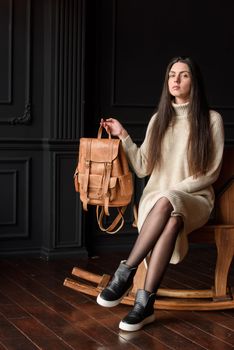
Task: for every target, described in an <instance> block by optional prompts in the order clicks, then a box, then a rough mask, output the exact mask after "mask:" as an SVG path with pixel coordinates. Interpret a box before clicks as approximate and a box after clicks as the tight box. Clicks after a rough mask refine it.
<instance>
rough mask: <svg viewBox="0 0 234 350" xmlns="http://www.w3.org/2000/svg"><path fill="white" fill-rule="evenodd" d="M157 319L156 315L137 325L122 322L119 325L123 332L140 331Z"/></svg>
mask: <svg viewBox="0 0 234 350" xmlns="http://www.w3.org/2000/svg"><path fill="white" fill-rule="evenodd" d="M155 318H156V317H155V314H152V315H150V316H148V317H146V318H145V319H144V320H143V321H141V322H140V323H137V324H129V323H126V322H123V321H121V322H120V324H119V329H121V330H122V331H127V332H135V331H139V329H141V328H142V327H143V326H145V325H146V324H149V323H152V322H154V321H155Z"/></svg>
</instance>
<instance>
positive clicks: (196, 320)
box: [160, 311, 234, 350]
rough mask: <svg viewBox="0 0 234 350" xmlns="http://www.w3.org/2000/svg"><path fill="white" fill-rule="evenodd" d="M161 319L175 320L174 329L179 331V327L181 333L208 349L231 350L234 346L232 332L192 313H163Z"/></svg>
mask: <svg viewBox="0 0 234 350" xmlns="http://www.w3.org/2000/svg"><path fill="white" fill-rule="evenodd" d="M160 317H161V320H164V317H165V318H166V319H168V318H170V319H172V318H173V319H174V320H175V322H174V325H173V327H177V329H178V327H179V328H180V329H181V332H182V333H183V334H186V335H187V336H188V338H189V339H193V340H194V341H196V342H197V343H198V344H200V345H201V346H205V347H206V348H207V349H211V350H216V349H217V350H224V349H225V350H230V349H232V348H233V346H234V343H233V332H232V331H230V330H228V329H226V328H224V327H221V326H220V325H218V324H216V323H215V322H210V321H209V320H205V319H204V318H202V317H199V316H198V315H196V314H195V313H194V312H192V311H191V312H184V311H181V312H174V311H170V312H169V311H162V312H160ZM163 322H164V321H163ZM182 327H183V329H182ZM173 329H174V328H173Z"/></svg>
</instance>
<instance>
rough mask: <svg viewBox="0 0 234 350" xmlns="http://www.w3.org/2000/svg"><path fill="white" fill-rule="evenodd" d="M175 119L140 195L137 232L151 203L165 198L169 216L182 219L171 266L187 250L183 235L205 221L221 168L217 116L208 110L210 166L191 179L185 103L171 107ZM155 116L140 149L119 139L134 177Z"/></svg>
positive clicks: (143, 169)
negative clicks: (159, 163) (169, 212)
mask: <svg viewBox="0 0 234 350" xmlns="http://www.w3.org/2000/svg"><path fill="white" fill-rule="evenodd" d="M173 108H174V110H175V116H174V118H175V120H174V122H173V123H172V124H171V125H170V126H169V128H168V130H167V132H166V135H165V137H164V140H163V144H162V164H161V166H160V169H158V168H157V167H156V168H155V169H154V171H153V172H152V174H151V175H150V177H149V180H148V182H147V185H146V187H145V189H144V191H143V194H142V196H141V200H140V203H139V212H138V223H137V225H138V231H139V232H140V230H141V227H142V225H143V223H144V221H145V219H146V217H147V215H148V213H149V212H150V210H151V209H152V208H153V206H154V205H155V203H156V202H157V201H158V200H159V199H160V198H161V197H166V198H168V200H169V201H170V202H171V204H172V206H173V209H174V210H173V212H172V215H173V216H174V215H179V216H181V217H182V219H183V222H184V225H183V229H182V230H181V232H180V233H179V236H178V238H177V241H176V246H175V249H174V252H173V255H172V258H171V261H170V262H171V263H172V264H177V263H178V262H180V261H181V260H182V259H183V258H184V257H185V255H186V253H187V251H188V239H187V235H188V234H189V233H190V232H192V231H193V230H195V229H197V228H199V227H201V226H203V225H204V224H205V223H206V222H207V221H208V219H209V216H210V214H211V211H212V209H213V205H214V191H213V188H212V184H213V183H214V182H215V180H216V179H217V177H218V175H219V171H220V168H221V162H222V155H223V147H224V131H223V121H222V118H221V116H220V114H219V113H217V112H216V111H213V110H211V111H210V120H211V130H212V136H213V140H214V141H213V144H214V149H213V155H212V159H213V160H212V165H211V168H210V170H209V171H208V173H207V174H206V175H202V176H200V177H198V178H193V176H192V174H191V173H190V172H189V166H188V159H187V144H188V136H189V122H188V117H187V116H188V103H185V104H180V105H177V104H174V103H173ZM155 118H156V114H155V115H153V117H152V118H151V120H150V122H149V125H148V128H147V131H146V136H145V140H144V142H143V143H142V145H141V147H137V145H136V144H135V143H134V142H133V141H132V139H131V137H130V136H127V137H126V138H125V139H124V140H122V144H123V147H124V149H125V151H126V153H127V156H128V159H129V162H130V165H131V167H132V168H133V170H134V172H135V173H136V175H137V176H138V177H145V176H147V175H148V173H147V166H146V165H147V154H148V152H147V148H148V140H149V137H148V136H149V133H150V129H151V128H152V124H153V121H154V119H155Z"/></svg>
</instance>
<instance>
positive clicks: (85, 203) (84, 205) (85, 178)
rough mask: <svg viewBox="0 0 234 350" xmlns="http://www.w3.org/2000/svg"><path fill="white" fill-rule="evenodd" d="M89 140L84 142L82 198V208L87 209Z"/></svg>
mask: <svg viewBox="0 0 234 350" xmlns="http://www.w3.org/2000/svg"><path fill="white" fill-rule="evenodd" d="M91 142H92V141H91V140H88V141H87V143H86V157H85V173H84V183H83V189H84V200H83V208H84V210H86V211H87V210H88V202H89V198H88V184H89V173H90V159H91Z"/></svg>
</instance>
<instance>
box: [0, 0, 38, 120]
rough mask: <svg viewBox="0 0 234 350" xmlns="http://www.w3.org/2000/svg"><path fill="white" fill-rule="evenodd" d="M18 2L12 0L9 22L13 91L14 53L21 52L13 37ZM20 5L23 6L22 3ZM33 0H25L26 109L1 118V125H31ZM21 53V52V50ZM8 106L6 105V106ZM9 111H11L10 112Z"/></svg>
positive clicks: (9, 105)
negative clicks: (15, 46)
mask: <svg viewBox="0 0 234 350" xmlns="http://www.w3.org/2000/svg"><path fill="white" fill-rule="evenodd" d="M16 4H17V5H18V3H17V2H15V1H14V2H12V0H10V5H9V6H11V7H10V9H11V18H10V22H9V37H10V38H9V49H8V50H9V55H10V57H9V60H10V63H9V69H10V73H9V80H10V82H9V85H10V87H9V89H10V91H11V93H12V89H13V87H12V85H13V76H12V70H13V71H14V68H13V64H14V63H13V62H14V61H13V55H17V54H19V52H17V53H16V50H14V47H13V46H14V42H13V39H15V40H17V38H13V26H14V15H15V12H16V11H15V8H14V7H16V6H17V5H16ZM18 6H23V4H22V3H21V4H20V5H18ZM31 12H32V11H31V0H25V13H26V23H25V47H26V48H25V60H24V61H25V80H24V84H25V100H24V110H23V112H22V114H21V115H17V116H10V117H5V118H1V119H0V125H1V124H2V125H8V124H10V125H29V124H31V121H32V111H31V31H32V28H31V20H32V19H31ZM20 54H21V52H20ZM11 93H10V96H9V98H8V101H7V103H8V107H9V108H10V107H12V97H11ZM1 104H5V103H4V101H0V105H1ZM5 108H6V107H5ZM8 113H9V112H8Z"/></svg>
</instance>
